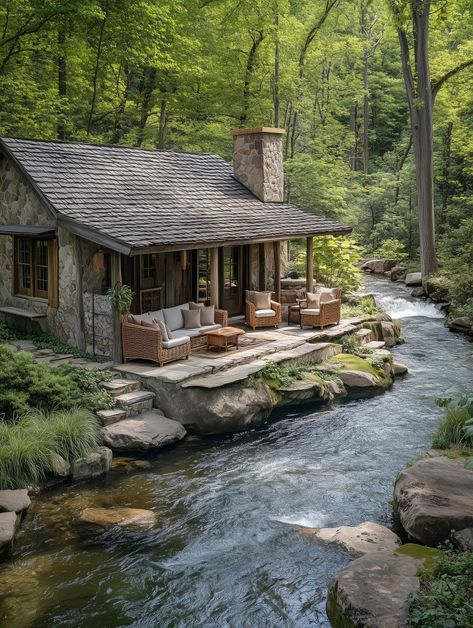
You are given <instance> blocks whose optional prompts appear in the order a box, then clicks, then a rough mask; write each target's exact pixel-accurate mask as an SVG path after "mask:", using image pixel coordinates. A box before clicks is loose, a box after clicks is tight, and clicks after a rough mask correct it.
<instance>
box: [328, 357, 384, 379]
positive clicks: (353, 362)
mask: <svg viewBox="0 0 473 628" xmlns="http://www.w3.org/2000/svg"><path fill="white" fill-rule="evenodd" d="M326 364H328V365H330V366H331V367H332V368H333V370H334V371H335V372H337V371H358V372H360V373H369V374H370V375H373V376H374V377H378V378H381V379H383V378H384V371H383V370H381V369H377V368H376V367H375V366H373V365H372V364H370V362H368V361H367V360H365V359H364V358H360V357H359V356H357V355H353V354H352V353H339V354H338V355H334V356H333V357H332V358H330V359H329V360H327V362H326Z"/></svg>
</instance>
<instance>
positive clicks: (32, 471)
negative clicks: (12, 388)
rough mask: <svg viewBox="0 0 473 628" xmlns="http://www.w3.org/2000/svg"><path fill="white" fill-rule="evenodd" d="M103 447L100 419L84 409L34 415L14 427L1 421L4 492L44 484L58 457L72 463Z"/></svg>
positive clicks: (0, 469) (1, 485) (0, 473)
mask: <svg viewBox="0 0 473 628" xmlns="http://www.w3.org/2000/svg"><path fill="white" fill-rule="evenodd" d="M100 443H101V435H100V426H99V422H98V419H97V417H95V416H94V415H93V414H92V413H91V412H90V411H88V410H86V409H83V408H76V409H72V410H67V411H62V412H52V413H44V412H36V413H30V414H28V415H25V416H24V417H22V418H21V419H19V420H18V421H16V422H15V423H10V424H9V423H6V422H5V421H0V489H1V490H3V489H15V488H24V487H26V486H29V485H32V484H33V485H35V484H40V483H41V482H43V481H44V480H45V479H46V478H47V476H48V474H49V473H51V472H53V470H54V468H55V462H56V461H57V459H58V456H61V457H62V458H64V460H66V461H67V462H69V463H71V462H72V461H73V460H75V459H76V458H80V457H82V456H86V455H87V454H89V453H91V452H92V451H94V450H96V449H97V447H98V446H99V445H100Z"/></svg>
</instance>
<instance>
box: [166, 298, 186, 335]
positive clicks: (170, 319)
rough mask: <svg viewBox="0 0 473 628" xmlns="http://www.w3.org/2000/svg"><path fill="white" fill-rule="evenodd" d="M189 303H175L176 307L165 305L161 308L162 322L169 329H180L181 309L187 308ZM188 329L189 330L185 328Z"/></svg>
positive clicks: (181, 321)
mask: <svg viewBox="0 0 473 628" xmlns="http://www.w3.org/2000/svg"><path fill="white" fill-rule="evenodd" d="M188 309H189V304H188V303H184V304H183V305H177V306H176V307H166V308H164V310H163V314H164V322H165V323H166V325H167V326H168V327H169V329H170V330H171V331H174V330H176V329H182V327H184V318H183V316H182V310H188ZM186 331H189V330H186Z"/></svg>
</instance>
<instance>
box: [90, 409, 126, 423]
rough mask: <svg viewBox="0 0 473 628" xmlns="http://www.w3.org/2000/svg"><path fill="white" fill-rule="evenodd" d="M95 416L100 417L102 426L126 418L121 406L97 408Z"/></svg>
mask: <svg viewBox="0 0 473 628" xmlns="http://www.w3.org/2000/svg"><path fill="white" fill-rule="evenodd" d="M97 416H98V417H99V419H100V422H101V423H102V425H103V426H105V425H112V423H117V422H118V421H122V420H123V419H126V410H122V409H121V408H111V409H110V410H99V411H98V412H97Z"/></svg>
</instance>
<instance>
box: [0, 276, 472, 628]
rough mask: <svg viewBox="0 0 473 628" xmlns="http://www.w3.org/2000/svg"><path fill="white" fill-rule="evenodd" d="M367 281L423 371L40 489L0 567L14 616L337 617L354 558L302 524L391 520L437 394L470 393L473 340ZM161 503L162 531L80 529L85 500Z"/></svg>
mask: <svg viewBox="0 0 473 628" xmlns="http://www.w3.org/2000/svg"><path fill="white" fill-rule="evenodd" d="M367 288H368V290H369V291H372V292H374V293H376V295H377V299H378V302H379V303H380V304H381V305H382V306H383V307H384V308H385V309H386V310H387V311H388V312H389V313H390V314H392V315H393V317H395V318H399V319H400V320H401V324H402V333H403V335H404V337H405V339H406V344H404V345H402V346H399V347H396V348H395V349H394V354H395V356H396V359H397V360H398V361H399V362H403V363H405V364H406V365H407V366H408V367H409V369H410V375H409V376H407V377H406V378H403V379H398V380H397V381H396V383H395V384H394V386H393V387H392V389H391V390H389V391H388V392H386V393H384V394H382V395H379V396H376V397H372V398H370V399H363V400H357V401H349V402H344V403H340V404H335V405H333V406H332V407H324V408H322V409H320V408H318V407H316V406H312V407H311V406H305V407H304V408H303V409H301V408H299V409H298V410H297V411H292V412H291V411H290V412H287V411H285V413H284V414H281V415H280V416H279V417H276V418H277V420H274V421H271V422H270V423H268V424H266V425H264V426H262V427H261V428H259V429H254V430H252V431H250V432H246V433H242V434H237V435H233V436H228V437H222V438H215V439H212V440H206V441H202V440H200V439H197V438H193V437H191V438H189V439H188V440H186V442H184V443H182V444H180V445H179V446H177V447H175V448H172V449H169V450H167V451H165V452H160V453H159V454H158V455H157V456H156V458H155V459H153V460H151V461H142V463H141V464H142V465H143V467H142V468H139V469H135V470H133V471H129V472H125V471H114V472H112V473H110V474H109V475H108V476H107V477H106V478H104V479H102V480H100V481H97V482H95V483H93V484H84V485H81V486H77V487H75V488H70V487H69V488H64V489H59V490H55V491H51V492H49V493H44V494H42V495H40V496H38V497H36V498H34V504H33V506H32V508H31V509H30V512H29V513H28V516H27V519H26V521H25V522H24V525H23V527H22V529H21V532H20V534H19V537H18V539H17V542H16V544H15V553H14V557H13V558H12V559H11V560H10V561H8V562H6V563H3V565H2V567H1V569H0V618H1V619H0V621H1V625H4V626H9V627H13V628H16V627H19V626H34V627H43V626H44V627H46V626H48V627H49V626H81V628H89V627H100V628H103V627H106V628H110V627H114V626H131V625H132V626H139V627H148V626H149V627H154V626H159V627H160V628H162V627H181V626H182V627H191V626H192V627H194V626H199V627H200V626H205V627H206V628H211V627H212V628H213V627H215V628H217V627H218V628H223V627H225V626H229V627H236V628H240V627H245V628H246V627H248V628H256V627H258V628H261V627H266V626H267V627H279V626H297V627H305V626H323V627H325V626H328V625H329V623H328V620H327V617H326V615H325V596H326V591H327V587H328V584H329V582H330V579H331V577H332V576H333V574H334V573H335V572H336V571H337V570H339V569H340V568H341V567H343V566H344V565H345V564H346V563H347V562H348V561H349V560H350V557H349V556H348V555H347V554H346V553H345V552H344V551H342V550H340V549H337V548H335V547H333V546H328V545H327V546H324V545H320V544H317V543H316V542H314V541H313V540H311V539H310V538H307V537H305V536H304V535H303V534H301V531H300V526H312V527H317V526H337V525H355V524H358V523H360V522H362V521H367V520H370V521H376V522H379V523H381V524H385V525H388V526H389V525H392V524H393V521H392V510H391V506H390V503H389V502H390V499H391V498H392V487H393V482H394V479H395V477H396V474H397V473H398V471H399V470H400V469H401V468H402V467H403V466H404V465H405V464H406V463H407V462H408V461H410V460H413V459H415V458H416V456H418V455H419V454H421V453H422V452H424V451H425V450H426V449H427V448H428V447H429V443H430V439H431V435H432V433H433V431H434V430H435V426H436V424H437V422H438V420H439V418H440V416H441V410H440V409H439V408H437V407H436V405H435V404H434V398H435V397H436V396H440V395H445V394H446V392H447V391H457V390H458V391H459V390H465V389H466V388H467V387H471V382H472V378H471V373H472V368H473V345H472V344H470V343H468V342H467V340H466V339H465V338H463V337H462V336H459V335H454V334H452V333H450V332H449V331H448V330H447V329H446V328H445V327H444V326H443V321H442V317H441V315H440V313H439V312H438V311H437V310H436V309H435V308H434V306H432V305H428V304H425V303H422V302H420V301H417V300H414V299H412V298H411V297H410V296H409V293H408V292H407V290H406V289H405V288H404V287H402V286H400V285H399V284H393V283H390V282H387V281H384V280H373V279H372V278H367ZM95 505H98V506H103V505H105V506H108V505H119V506H130V507H137V508H151V509H153V510H154V511H155V512H156V513H157V515H158V518H159V525H158V526H157V527H156V528H155V529H153V530H151V531H137V530H126V529H119V530H117V529H116V528H114V529H109V530H107V531H100V530H97V529H95V530H91V529H85V528H84V527H81V526H80V525H79V524H78V523H77V522H76V519H77V515H78V513H79V512H80V510H81V509H82V508H84V507H86V506H95Z"/></svg>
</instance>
